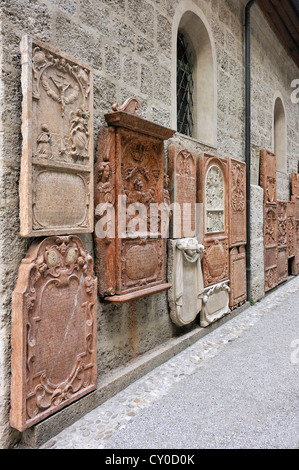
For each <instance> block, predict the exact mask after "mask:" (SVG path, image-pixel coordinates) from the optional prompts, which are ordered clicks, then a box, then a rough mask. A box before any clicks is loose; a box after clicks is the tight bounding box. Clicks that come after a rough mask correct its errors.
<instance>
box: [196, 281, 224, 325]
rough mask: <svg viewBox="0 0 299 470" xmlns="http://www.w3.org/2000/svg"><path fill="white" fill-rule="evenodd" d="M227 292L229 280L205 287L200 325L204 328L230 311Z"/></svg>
mask: <svg viewBox="0 0 299 470" xmlns="http://www.w3.org/2000/svg"><path fill="white" fill-rule="evenodd" d="M229 292H230V288H229V281H225V282H221V283H219V284H216V285H214V286H211V287H207V288H206V289H205V290H204V293H203V299H202V310H201V312H200V326H202V327H203V328H205V327H206V326H208V325H210V324H211V323H214V322H215V321H217V320H219V319H220V318H222V317H224V316H225V315H227V314H228V313H230V308H229Z"/></svg>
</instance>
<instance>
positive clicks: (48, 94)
mask: <svg viewBox="0 0 299 470" xmlns="http://www.w3.org/2000/svg"><path fill="white" fill-rule="evenodd" d="M21 54H22V93H23V103H22V137H23V145H22V159H21V177H20V234H21V236H23V237H32V236H45V235H58V234H65V233H69V234H71V233H75V234H76V233H88V232H92V231H93V71H92V69H91V68H90V67H89V66H87V65H86V64H83V63H81V62H80V61H78V60H76V59H73V58H71V57H69V56H67V55H65V54H63V53H62V52H60V51H57V50H54V49H52V48H50V47H48V46H47V45H46V44H44V43H42V42H40V41H37V40H35V39H33V38H31V37H29V36H24V37H23V39H22V42H21Z"/></svg>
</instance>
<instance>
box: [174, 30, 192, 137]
mask: <svg viewBox="0 0 299 470" xmlns="http://www.w3.org/2000/svg"><path fill="white" fill-rule="evenodd" d="M193 87H194V83H193V63H192V54H191V51H190V48H189V45H188V42H187V41H186V39H185V37H184V35H183V34H182V33H181V32H180V31H178V39H177V130H178V132H180V133H181V134H185V135H188V136H190V137H191V136H192V130H193Z"/></svg>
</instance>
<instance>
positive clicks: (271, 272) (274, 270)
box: [264, 204, 278, 292]
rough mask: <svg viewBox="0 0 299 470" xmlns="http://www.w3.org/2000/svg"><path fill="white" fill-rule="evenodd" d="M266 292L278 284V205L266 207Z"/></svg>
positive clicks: (266, 205) (267, 205)
mask: <svg viewBox="0 0 299 470" xmlns="http://www.w3.org/2000/svg"><path fill="white" fill-rule="evenodd" d="M264 250H265V251H264V253H265V261H264V264H265V292H268V291H269V290H271V289H273V288H274V287H276V286H277V284H278V222H277V204H265V205H264Z"/></svg>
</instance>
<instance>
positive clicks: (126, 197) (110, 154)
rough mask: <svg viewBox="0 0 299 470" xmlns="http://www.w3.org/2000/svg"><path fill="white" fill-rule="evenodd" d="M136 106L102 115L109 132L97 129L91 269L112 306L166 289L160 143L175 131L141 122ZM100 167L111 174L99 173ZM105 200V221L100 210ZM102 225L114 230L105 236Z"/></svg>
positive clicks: (165, 198)
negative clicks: (96, 177) (96, 274)
mask: <svg viewBox="0 0 299 470" xmlns="http://www.w3.org/2000/svg"><path fill="white" fill-rule="evenodd" d="M139 107H140V106H139V103H138V101H137V100H136V99H135V98H131V99H129V100H127V102H126V103H125V104H124V105H123V106H122V107H121V108H119V109H118V107H117V105H114V106H113V109H114V112H112V113H109V114H106V115H105V119H106V122H107V123H108V128H107V127H104V128H102V129H101V130H100V135H99V144H98V153H97V162H96V170H95V173H96V175H97V174H98V182H97V184H96V185H95V200H96V203H97V206H96V227H95V247H96V258H97V260H96V270H97V273H98V277H99V278H100V279H101V278H102V279H103V281H100V284H99V293H100V295H101V296H104V297H105V298H106V300H108V301H111V302H113V303H117V304H119V303H122V302H127V301H128V300H131V299H133V298H138V297H142V296H143V295H149V294H150V293H155V292H158V291H160V290H165V289H168V288H169V287H170V284H168V283H166V282H165V279H164V272H165V256H166V243H165V242H166V236H167V234H164V232H163V230H164V222H165V218H164V213H165V212H167V222H168V210H169V201H170V198H169V193H168V190H167V175H166V172H165V162H164V140H167V139H168V138H170V137H171V136H172V135H173V134H174V131H172V130H171V129H168V128H165V127H162V126H160V125H158V124H154V123H152V122H149V121H146V120H145V119H143V118H142V117H141V116H139V115H138V114H137V113H136V109H139ZM105 165H109V168H110V172H109V171H108V170H107V171H106V172H104V173H101V171H102V168H103V166H105ZM103 171H104V170H103ZM105 185H106V186H105ZM108 200H109V203H110V204H109V207H110V216H109V217H108V219H107V212H103V209H105V201H108ZM102 201H103V203H104V205H103V203H102ZM166 205H167V207H166ZM101 208H102V209H101ZM105 217H106V219H105ZM112 219H113V220H112ZM103 220H104V222H103ZM107 223H109V224H110V225H111V227H112V226H113V230H110V233H108V234H107V236H106V237H105V236H102V234H101V231H102V232H103V229H104V232H105V229H107ZM104 235H105V234H104ZM112 238H113V240H112Z"/></svg>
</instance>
